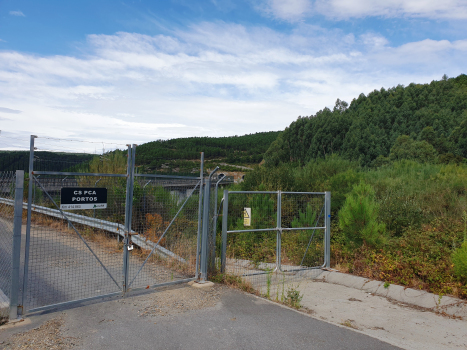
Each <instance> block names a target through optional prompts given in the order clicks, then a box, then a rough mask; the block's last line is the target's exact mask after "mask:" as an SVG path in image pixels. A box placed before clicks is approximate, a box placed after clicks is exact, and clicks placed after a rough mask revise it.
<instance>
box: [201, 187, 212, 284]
mask: <svg viewBox="0 0 467 350" xmlns="http://www.w3.org/2000/svg"><path fill="white" fill-rule="evenodd" d="M210 189H211V179H209V178H208V180H207V181H206V187H205V188H204V208H203V235H202V237H201V282H205V281H206V280H207V277H208V230H209V192H210Z"/></svg>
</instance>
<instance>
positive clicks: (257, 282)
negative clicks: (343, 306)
mask: <svg viewBox="0 0 467 350" xmlns="http://www.w3.org/2000/svg"><path fill="white" fill-rule="evenodd" d="M223 205H224V208H223V218H222V236H221V237H219V238H220V242H221V243H220V244H219V246H218V249H220V257H221V259H220V264H221V271H222V272H223V273H226V274H227V275H235V276H238V277H239V278H241V279H242V281H243V282H244V283H247V284H250V285H251V287H253V289H255V290H259V291H262V293H263V294H264V293H265V294H267V295H268V296H270V293H271V290H270V288H271V286H273V285H274V286H276V287H275V288H276V289H277V288H279V286H280V285H281V284H282V286H284V285H285V284H289V283H293V282H298V281H300V279H302V278H305V277H310V276H313V275H314V271H313V270H317V269H320V268H323V267H329V265H330V193H329V192H281V191H275V192H270V191H258V192H243V191H224V197H223ZM263 289H265V291H263Z"/></svg>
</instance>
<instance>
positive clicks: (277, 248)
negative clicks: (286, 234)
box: [276, 191, 282, 271]
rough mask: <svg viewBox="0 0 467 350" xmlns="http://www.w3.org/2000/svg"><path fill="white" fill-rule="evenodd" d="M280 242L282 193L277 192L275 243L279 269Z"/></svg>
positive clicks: (279, 267) (278, 267)
mask: <svg viewBox="0 0 467 350" xmlns="http://www.w3.org/2000/svg"><path fill="white" fill-rule="evenodd" d="M281 243H282V193H281V191H278V192H277V243H276V268H277V269H278V270H279V271H280V270H281Z"/></svg>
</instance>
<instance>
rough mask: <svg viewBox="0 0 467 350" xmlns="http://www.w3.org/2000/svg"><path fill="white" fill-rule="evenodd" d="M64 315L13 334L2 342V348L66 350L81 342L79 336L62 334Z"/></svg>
mask: <svg viewBox="0 0 467 350" xmlns="http://www.w3.org/2000/svg"><path fill="white" fill-rule="evenodd" d="M63 324H64V320H63V315H61V316H59V317H56V318H54V319H52V320H49V321H47V322H46V323H44V324H43V325H42V326H40V327H37V328H34V329H31V330H30V331H27V332H23V333H18V334H15V335H13V336H11V337H10V338H9V339H8V340H7V341H4V342H2V343H1V344H0V349H2V350H3V349H4V350H19V349H34V350H66V349H71V348H73V347H75V346H76V345H78V344H79V343H80V341H79V339H78V338H74V337H66V336H63V334H62V326H63Z"/></svg>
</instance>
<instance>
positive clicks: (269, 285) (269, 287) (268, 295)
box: [266, 268, 272, 299]
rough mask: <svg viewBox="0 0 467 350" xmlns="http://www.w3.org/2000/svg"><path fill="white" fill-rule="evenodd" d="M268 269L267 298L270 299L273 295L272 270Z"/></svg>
mask: <svg viewBox="0 0 467 350" xmlns="http://www.w3.org/2000/svg"><path fill="white" fill-rule="evenodd" d="M266 271H267V273H266V298H268V299H269V297H270V296H271V282H272V271H271V269H269V268H268V269H267V270H266Z"/></svg>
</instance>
